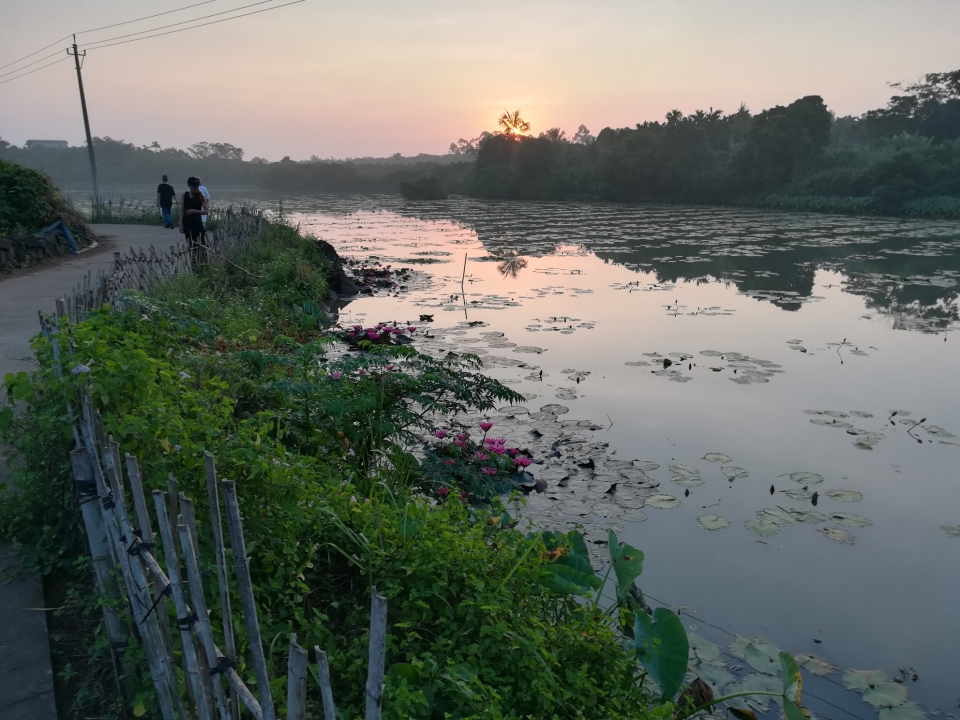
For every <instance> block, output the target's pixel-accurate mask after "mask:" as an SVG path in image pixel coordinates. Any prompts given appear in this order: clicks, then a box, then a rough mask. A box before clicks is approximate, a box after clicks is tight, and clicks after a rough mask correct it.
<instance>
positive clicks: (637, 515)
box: [620, 509, 647, 522]
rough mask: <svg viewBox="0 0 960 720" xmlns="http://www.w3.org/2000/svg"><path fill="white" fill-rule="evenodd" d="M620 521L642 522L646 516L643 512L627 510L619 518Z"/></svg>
mask: <svg viewBox="0 0 960 720" xmlns="http://www.w3.org/2000/svg"><path fill="white" fill-rule="evenodd" d="M620 519H621V520H629V521H630V522H643V521H644V520H646V519H647V514H646V513H645V512H643V510H636V509H629V510H627V511H625V512H624V513H623V515H621V516H620Z"/></svg>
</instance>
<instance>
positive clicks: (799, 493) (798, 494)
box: [783, 489, 813, 500]
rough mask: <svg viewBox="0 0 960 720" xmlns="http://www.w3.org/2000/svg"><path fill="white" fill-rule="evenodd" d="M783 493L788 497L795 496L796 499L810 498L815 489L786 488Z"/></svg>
mask: <svg viewBox="0 0 960 720" xmlns="http://www.w3.org/2000/svg"><path fill="white" fill-rule="evenodd" d="M783 494H784V495H786V496H787V497H788V498H793V499H794V500H810V499H811V498H812V497H813V491H811V490H803V489H799V490H784V491H783Z"/></svg>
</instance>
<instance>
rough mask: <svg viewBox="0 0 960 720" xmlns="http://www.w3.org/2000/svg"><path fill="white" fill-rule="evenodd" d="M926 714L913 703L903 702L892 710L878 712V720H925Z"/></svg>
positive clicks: (885, 709) (886, 709)
mask: <svg viewBox="0 0 960 720" xmlns="http://www.w3.org/2000/svg"><path fill="white" fill-rule="evenodd" d="M926 718H927V714H926V713H925V712H924V711H923V708H922V707H920V706H919V705H918V704H917V703H915V702H905V703H903V704H902V705H898V706H897V707H894V708H884V709H883V710H881V711H880V717H879V720H926Z"/></svg>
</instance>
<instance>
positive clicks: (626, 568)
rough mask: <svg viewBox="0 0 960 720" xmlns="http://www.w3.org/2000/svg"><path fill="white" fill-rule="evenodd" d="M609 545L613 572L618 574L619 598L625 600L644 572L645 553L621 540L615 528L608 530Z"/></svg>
mask: <svg viewBox="0 0 960 720" xmlns="http://www.w3.org/2000/svg"><path fill="white" fill-rule="evenodd" d="M607 546H608V548H609V550H610V560H611V562H612V563H613V572H614V573H615V574H616V576H617V599H618V600H620V601H621V602H623V600H624V599H625V598H626V597H627V595H629V594H630V588H631V587H632V586H633V581H634V580H636V579H637V578H638V577H640V574H641V573H642V572H643V553H642V552H641V551H640V550H637V549H636V548H635V547H632V546H631V545H627V544H626V543H621V542H619V541H618V540H617V535H616V533H614V532H613V530H608V531H607Z"/></svg>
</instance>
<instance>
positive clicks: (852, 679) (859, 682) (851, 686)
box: [843, 670, 890, 692]
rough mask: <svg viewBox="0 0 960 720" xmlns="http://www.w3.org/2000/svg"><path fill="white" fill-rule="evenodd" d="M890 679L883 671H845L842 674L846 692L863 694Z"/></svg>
mask: <svg viewBox="0 0 960 720" xmlns="http://www.w3.org/2000/svg"><path fill="white" fill-rule="evenodd" d="M889 680H890V678H888V677H887V674H886V673H885V672H884V671H883V670H847V671H846V672H845V673H844V674H843V686H844V687H845V688H846V689H847V690H856V691H857V692H863V691H864V690H869V689H870V688H872V687H876V686H877V685H879V684H880V683H883V682H888V681H889Z"/></svg>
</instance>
